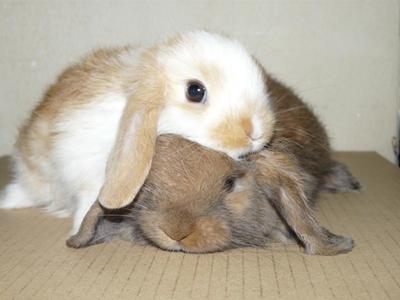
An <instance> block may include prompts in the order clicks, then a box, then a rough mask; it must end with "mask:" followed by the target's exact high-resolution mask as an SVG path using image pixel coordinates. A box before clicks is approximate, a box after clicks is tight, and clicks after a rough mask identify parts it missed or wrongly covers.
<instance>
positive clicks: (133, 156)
mask: <svg viewBox="0 0 400 300" xmlns="http://www.w3.org/2000/svg"><path fill="white" fill-rule="evenodd" d="M147 96H148V95H143V94H140V95H137V93H134V94H133V95H131V97H130V98H129V99H128V102H127V104H126V106H125V109H124V112H123V115H122V118H121V121H120V125H119V129H118V135H117V138H116V141H115V144H114V148H113V149H112V152H111V154H110V156H109V158H108V161H107V168H106V177H105V182H104V183H103V186H102V188H101V190H100V194H99V202H100V203H101V205H102V206H103V207H105V208H109V209H116V208H121V207H124V206H126V205H128V204H129V203H131V202H132V201H133V200H134V198H135V196H136V194H137V193H138V192H139V190H140V188H141V187H142V185H143V183H144V181H145V180H146V177H147V175H148V173H149V171H150V167H151V162H152V160H153V155H154V148H155V143H156V137H157V123H158V117H159V113H160V105H159V104H160V103H159V101H156V100H154V101H152V100H150V99H151V98H150V99H149V98H148V97H147ZM143 99H146V100H143ZM153 99H154V98H153ZM144 101H148V102H147V103H146V102H144Z"/></svg>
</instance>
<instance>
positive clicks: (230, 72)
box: [158, 31, 271, 159]
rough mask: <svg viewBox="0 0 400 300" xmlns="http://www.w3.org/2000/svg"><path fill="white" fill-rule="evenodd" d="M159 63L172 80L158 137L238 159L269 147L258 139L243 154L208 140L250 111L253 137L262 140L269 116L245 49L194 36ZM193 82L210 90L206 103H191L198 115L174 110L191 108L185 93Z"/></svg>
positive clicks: (205, 35) (222, 39) (218, 38)
mask: <svg viewBox="0 0 400 300" xmlns="http://www.w3.org/2000/svg"><path fill="white" fill-rule="evenodd" d="M171 52H172V53H173V55H172V54H171ZM158 60H159V63H160V65H162V66H163V68H164V69H165V73H166V74H167V76H168V87H167V95H166V98H167V100H168V101H169V103H167V106H166V107H165V109H164V111H162V113H161V116H160V120H159V123H158V125H159V127H158V132H159V133H177V134H180V135H182V136H184V137H186V138H188V139H190V140H193V141H195V142H198V143H200V144H202V145H204V146H207V147H210V148H212V149H215V150H220V151H222V152H225V153H227V154H228V155H230V156H231V157H233V158H235V159H236V158H238V157H239V156H240V155H242V154H244V153H246V152H251V151H257V150H259V149H260V147H261V145H262V144H264V143H265V142H266V140H265V139H263V140H258V141H257V140H255V141H252V142H251V144H250V145H249V146H248V147H245V148H243V149H226V148H225V147H224V145H222V144H221V143H220V141H218V140H214V139H213V138H212V137H211V136H210V134H211V133H212V128H213V127H215V126H216V124H218V123H219V122H221V121H222V120H224V119H226V118H228V117H230V116H234V115H240V114H241V113H242V112H245V111H246V110H248V109H249V108H250V107H253V109H254V110H253V111H251V112H250V116H251V120H252V123H253V128H254V132H253V133H252V134H251V136H252V137H257V136H261V135H262V132H261V129H262V126H261V123H262V122H261V118H262V117H264V116H265V111H271V110H270V108H269V101H268V94H267V91H266V87H265V83H264V80H263V77H262V74H261V71H260V69H259V67H258V66H257V65H256V63H255V61H254V60H253V59H252V57H251V56H250V55H249V54H248V53H247V51H246V50H245V48H244V47H243V46H242V45H241V44H239V43H238V42H237V41H234V40H231V39H228V38H225V37H222V36H220V35H217V34H212V33H208V32H204V31H196V32H191V33H188V34H185V35H183V36H182V37H181V42H180V43H178V45H176V46H175V47H173V48H172V49H170V50H169V51H167V52H165V53H161V54H160V55H159V59H158ZM201 67H203V68H204V67H205V68H208V67H210V69H209V73H210V75H211V78H205V77H204V76H203V75H204V73H203V72H202V70H201ZM190 79H196V80H200V81H201V82H203V83H204V84H205V87H206V89H207V100H206V102H205V103H204V104H200V103H193V104H192V105H193V106H198V109H197V111H196V112H193V111H188V110H186V109H183V108H182V107H179V106H177V105H176V104H177V103H180V104H183V103H187V99H186V96H185V92H186V85H187V81H188V80H190ZM174 104H175V105H174ZM201 106H203V107H201Z"/></svg>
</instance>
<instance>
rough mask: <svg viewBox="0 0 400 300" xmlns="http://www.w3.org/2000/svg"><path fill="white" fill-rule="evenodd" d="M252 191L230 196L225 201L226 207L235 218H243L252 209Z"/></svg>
mask: <svg viewBox="0 0 400 300" xmlns="http://www.w3.org/2000/svg"><path fill="white" fill-rule="evenodd" d="M251 197H252V193H251V191H240V192H235V193H231V194H228V195H227V196H226V198H225V199H224V203H225V205H226V207H227V208H228V209H229V211H230V212H231V213H233V214H234V216H235V217H242V216H244V215H245V213H246V211H247V210H248V208H249V207H250V204H251V203H250V202H251V200H250V199H251Z"/></svg>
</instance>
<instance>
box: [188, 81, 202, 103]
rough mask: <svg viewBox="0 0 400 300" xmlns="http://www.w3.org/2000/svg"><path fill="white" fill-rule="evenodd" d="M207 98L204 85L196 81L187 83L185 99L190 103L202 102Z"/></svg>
mask: <svg viewBox="0 0 400 300" xmlns="http://www.w3.org/2000/svg"><path fill="white" fill-rule="evenodd" d="M206 96H207V91H206V88H205V87H204V85H203V84H202V83H201V82H198V81H189V82H188V84H187V89H186V98H187V99H188V100H189V101H190V102H196V103H201V102H204V101H205V99H206Z"/></svg>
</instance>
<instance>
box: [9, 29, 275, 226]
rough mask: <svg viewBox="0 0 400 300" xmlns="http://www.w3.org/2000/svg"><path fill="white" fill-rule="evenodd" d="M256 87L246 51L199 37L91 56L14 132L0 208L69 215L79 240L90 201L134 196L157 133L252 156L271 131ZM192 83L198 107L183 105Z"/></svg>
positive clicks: (257, 78)
mask: <svg viewBox="0 0 400 300" xmlns="http://www.w3.org/2000/svg"><path fill="white" fill-rule="evenodd" d="M263 80H264V79H263V74H262V70H261V68H260V66H258V64H257V63H256V62H255V61H254V60H253V59H252V57H251V56H250V55H249V54H248V53H247V52H246V51H245V49H244V48H243V46H241V45H240V44H239V43H237V42H236V41H233V40H230V39H228V38H225V37H222V36H219V35H217V34H212V33H207V32H203V31H196V32H191V33H187V34H183V35H180V36H178V37H176V38H173V39H170V40H167V41H166V42H163V43H160V44H157V45H155V46H152V47H149V48H131V47H125V48H118V49H101V50H98V51H96V52H94V53H92V54H90V55H89V56H87V57H85V58H84V59H82V60H81V61H80V62H78V63H77V64H75V65H72V66H71V67H69V68H68V69H66V70H65V71H64V72H63V73H62V74H61V75H60V76H59V77H58V79H57V81H56V82H55V83H54V84H53V85H51V86H50V88H49V89H48V90H47V92H46V94H45V95H44V98H43V100H42V101H41V102H40V103H39V105H38V106H37V107H36V108H35V110H34V111H33V113H32V115H31V117H30V118H29V119H28V121H27V122H26V123H25V125H24V126H23V128H22V129H21V131H20V134H19V137H18V141H17V143H16V148H15V153H14V160H15V175H16V178H15V180H14V182H13V183H12V184H11V185H9V186H8V188H7V190H6V193H5V196H4V199H3V200H2V202H1V206H2V207H26V206H34V205H41V206H44V207H46V208H47V209H48V210H49V211H53V212H57V213H62V214H69V213H72V214H73V215H74V225H73V230H72V232H76V230H77V229H78V227H79V224H80V222H81V220H82V218H83V216H84V215H85V213H86V212H87V211H88V209H89V207H90V206H91V204H92V203H93V202H94V201H95V200H96V199H97V198H98V199H99V201H100V202H101V204H102V205H103V206H104V207H108V208H119V207H123V206H125V205H127V204H129V203H130V202H131V201H132V200H133V199H134V198H135V196H136V194H137V192H138V191H139V190H140V188H141V186H142V185H143V183H144V181H145V179H146V178H147V175H148V172H149V170H150V167H151V163H152V159H153V153H154V145H155V141H156V136H158V135H160V134H165V133H174V134H178V135H181V136H183V137H185V138H187V139H189V140H192V141H195V142H197V143H199V144H201V145H203V146H206V147H209V148H212V149H215V150H218V151H221V152H224V153H227V154H228V155H229V156H231V157H233V158H238V157H239V156H241V155H244V154H246V153H249V152H254V151H258V150H260V149H261V148H262V147H263V145H264V144H265V143H266V142H268V141H269V140H270V138H271V136H272V133H273V124H274V114H273V113H272V111H271V108H270V103H269V100H268V94H267V91H266V88H265V84H264V81H263ZM192 81H195V82H198V83H199V84H201V85H203V86H204V88H205V90H206V93H205V94H206V99H205V101H203V102H202V103H192V102H190V101H188V99H187V95H186V92H187V88H188V84H189V82H192Z"/></svg>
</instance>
